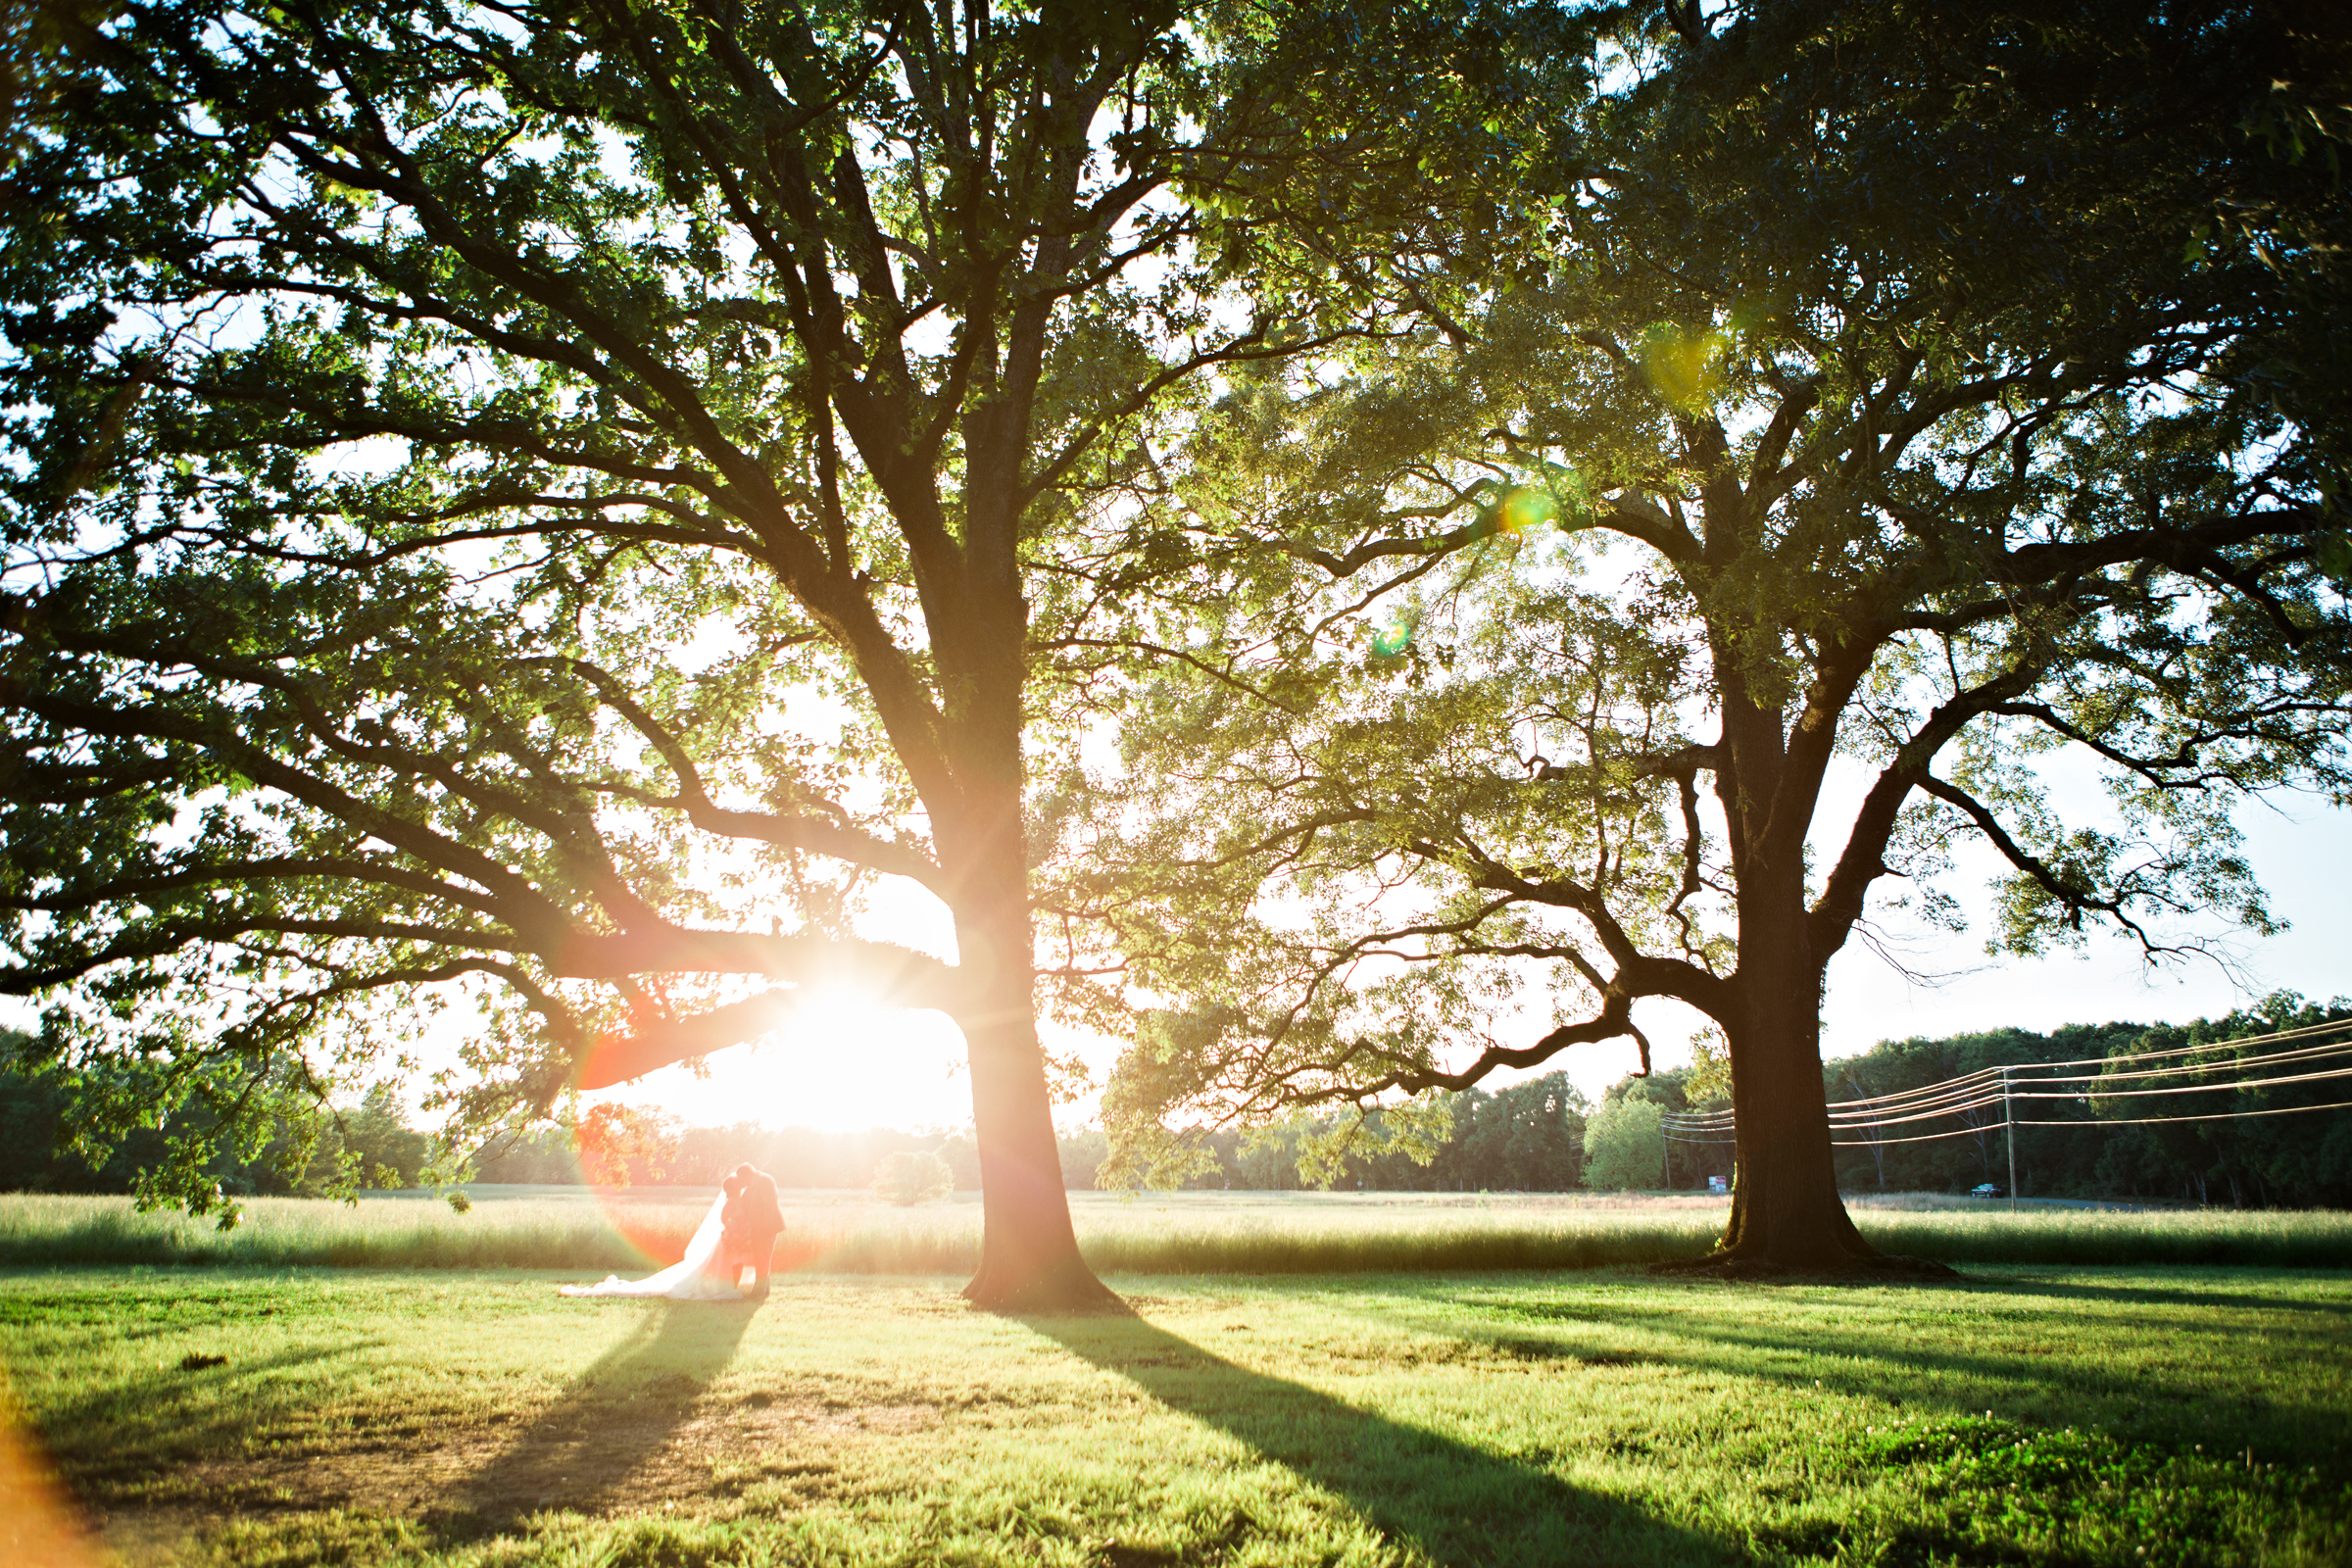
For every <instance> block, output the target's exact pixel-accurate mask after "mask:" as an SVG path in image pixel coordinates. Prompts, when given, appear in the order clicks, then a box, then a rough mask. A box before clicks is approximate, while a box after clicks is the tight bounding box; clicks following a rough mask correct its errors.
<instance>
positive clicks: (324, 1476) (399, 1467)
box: [105, 1394, 942, 1542]
mask: <svg viewBox="0 0 2352 1568" xmlns="http://www.w3.org/2000/svg"><path fill="white" fill-rule="evenodd" d="M941 1419H942V1417H941V1413H940V1410H939V1408H938V1407H937V1406H936V1405H932V1404H927V1403H902V1404H873V1405H862V1406H851V1405H845V1404H841V1403H838V1402H834V1401H826V1400H818V1399H809V1398H775V1397H770V1396H766V1395H758V1394H755V1395H752V1396H750V1397H745V1398H740V1399H729V1400H725V1401H716V1400H713V1401H710V1402H708V1403H705V1404H703V1405H701V1406H700V1407H697V1408H694V1409H692V1410H690V1411H688V1412H686V1413H684V1414H683V1416H682V1417H681V1416H680V1415H679V1414H678V1413H677V1412H675V1411H670V1410H663V1409H661V1408H660V1407H659V1406H651V1407H649V1404H648V1401H643V1400H638V1401H631V1402H629V1403H626V1404H614V1405H609V1406H601V1407H589V1408H586V1409H579V1410H574V1411H569V1412H564V1413H562V1414H552V1415H550V1416H548V1417H546V1418H542V1419H540V1420H537V1421H534V1422H528V1423H523V1424H521V1425H520V1429H519V1430H517V1429H516V1428H515V1426H513V1425H507V1426H492V1425H484V1426H477V1427H473V1428H469V1429H467V1430H464V1431H458V1432H448V1431H443V1432H440V1433H433V1432H413V1433H404V1434H401V1435H399V1436H393V1435H388V1434H386V1433H383V1432H377V1433H373V1434H354V1438H355V1441H353V1442H351V1443H350V1444H348V1445H344V1446H337V1447H335V1448H331V1449H327V1450H324V1451H314V1452H309V1453H297V1454H284V1453H267V1452H264V1453H254V1454H246V1455H240V1456H238V1457H235V1458H223V1459H214V1460H206V1461H200V1462H198V1463H196V1464H193V1465H191V1466H189V1467H188V1469H187V1470H186V1472H185V1476H184V1480H185V1483H186V1484H185V1485H184V1486H182V1487H180V1488H177V1489H175V1494H176V1495H173V1496H172V1498H171V1499H169V1500H168V1501H162V1502H159V1503H157V1504H154V1505H152V1506H150V1505H144V1504H141V1503H138V1502H128V1503H126V1504H125V1505H123V1506H122V1507H120V1508H116V1509H110V1510H109V1511H108V1516H107V1518H106V1520H105V1528H106V1530H107V1533H108V1535H109V1537H110V1538H113V1537H116V1536H118V1535H120V1536H123V1537H124V1538H126V1539H127V1540H131V1541H140V1542H149V1541H156V1540H159V1539H169V1538H171V1537H172V1536H177V1535H183V1534H186V1533H187V1532H188V1531H189V1530H191V1529H193V1528H196V1527H199V1526H201V1525H202V1524H204V1523H206V1522H208V1521H209V1520H210V1519H213V1518H222V1517H228V1516H232V1515H248V1516H250V1515H254V1514H265V1513H270V1512H273V1511H281V1510H286V1509H300V1510H303V1511H314V1510H317V1509H320V1508H335V1507H352V1508H358V1507H365V1508H368V1509H371V1510H374V1511H377V1512H380V1513H388V1514H394V1515H406V1516H409V1517H415V1518H435V1517H454V1518H457V1519H461V1520H462V1519H463V1518H465V1517H467V1516H470V1517H472V1518H475V1519H478V1520H480V1521H482V1522H483V1523H484V1524H497V1523H505V1522H507V1521H510V1520H513V1519H516V1518H520V1517H522V1516H525V1515H528V1514H532V1513H538V1512H542V1511H545V1510H549V1509H564V1510H568V1511H572V1512H576V1513H585V1514H591V1515H601V1516H611V1515H616V1514H629V1513H638V1512H646V1511H663V1510H665V1509H680V1508H691V1509H698V1510H699V1509H700V1508H702V1507H704V1506H706V1505H707V1504H708V1503H710V1502H711V1501H712V1500H713V1499H717V1498H723V1497H728V1496H732V1495H737V1494H739V1493H741V1492H742V1491H743V1490H744V1489H745V1488H746V1487H748V1486H751V1485H755V1484H758V1483H760V1482H764V1481H772V1480H786V1481H792V1482H794V1483H795V1486H794V1488H793V1490H794V1491H795V1492H798V1493H804V1494H809V1495H822V1494H823V1493H824V1492H825V1491H827V1490H828V1489H827V1487H826V1484H825V1478H827V1477H829V1476H831V1475H832V1474H833V1473H834V1471H835V1468H836V1467H835V1465H834V1464H833V1463H832V1462H831V1461H830V1460H828V1459H826V1458H824V1457H823V1454H824V1453H825V1451H826V1450H828V1449H830V1448H832V1447H833V1446H835V1445H836V1444H838V1443H839V1442H841V1441H844V1440H855V1439H858V1438H859V1437H865V1436H871V1437H904V1436H907V1435H909V1434H913V1433H919V1432H927V1431H930V1430H931V1429H933V1428H935V1427H937V1426H938V1425H939V1424H940V1422H941Z"/></svg>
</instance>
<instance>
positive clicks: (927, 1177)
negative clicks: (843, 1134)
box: [874, 1149, 956, 1208]
mask: <svg viewBox="0 0 2352 1568" xmlns="http://www.w3.org/2000/svg"><path fill="white" fill-rule="evenodd" d="M955 1190H956V1173H955V1172H954V1171H952V1170H950V1169H948V1162H947V1161H946V1160H944V1159H942V1158H940V1157H939V1156H938V1155H937V1154H930V1153H924V1152H919V1151H916V1150H912V1149H902V1150H900V1151H899V1152H897V1153H895V1154H887V1155H885V1156H883V1158H882V1161H881V1163H880V1164H878V1165H876V1166H875V1167H874V1196H875V1197H877V1198H879V1199H881V1200H882V1201H884V1202H886V1203H896V1204H898V1205H899V1206H900V1207H901V1208H907V1207H911V1206H912V1205H914V1204H916V1203H928V1202H930V1201H932V1200H933V1199H935V1198H945V1197H947V1196H948V1195H949V1194H950V1193H952V1192H954V1191H955Z"/></svg>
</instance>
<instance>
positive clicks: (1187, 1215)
mask: <svg viewBox="0 0 2352 1568" xmlns="http://www.w3.org/2000/svg"><path fill="white" fill-rule="evenodd" d="M468 1191H469V1193H470V1194H471V1195H472V1201H473V1207H472V1208H471V1210H470V1211H468V1212H466V1213H463V1214H461V1213H457V1212H454V1211H453V1210H452V1209H451V1208H450V1207H449V1206H448V1205H447V1204H445V1203H442V1202H440V1201H435V1200H433V1199H432V1198H431V1197H429V1196H428V1195H369V1196H368V1197H365V1198H362V1199H361V1200H360V1201H358V1202H356V1203H353V1204H348V1205H347V1204H341V1203H333V1202H327V1201H319V1200H306V1199H254V1200H248V1201H246V1204H245V1218H244V1220H243V1222H242V1223H241V1224H239V1225H238V1227H237V1228H236V1229H235V1230H233V1231H227V1232H223V1231H221V1230H220V1229H219V1228H218V1227H217V1226H216V1225H215V1224H214V1223H213V1222H212V1221H211V1220H207V1219H190V1218H188V1217H187V1216H185V1215H181V1214H176V1213H168V1212H154V1213H146V1214H141V1213H138V1212H137V1211H135V1210H134V1209H133V1208H132V1207H131V1204H130V1202H129V1201H128V1200H126V1199H121V1198H63V1197H39V1196H26V1195H21V1194H20V1195H6V1196H0V1266H7V1265H24V1264H76V1263H80V1264H99V1263H116V1264H137V1263H154V1264H165V1263H173V1264H178V1263H201V1264H221V1265H232V1264H233V1265H245V1266H254V1265H290V1264H315V1265H327V1266H333V1267H345V1268H541V1269H574V1270H580V1271H584V1272H587V1273H589V1274H591V1275H601V1274H603V1273H605V1272H607V1271H617V1272H621V1273H627V1272H628V1271H630V1270H632V1269H647V1268H651V1267H658V1266H661V1265H662V1264H665V1263H668V1262H671V1261H673V1260H675V1259H676V1258H677V1257H678V1256H679V1255H680V1253H681V1252H682V1251H683V1250H684V1248H685V1244H686V1239H687V1238H688V1237H689V1236H691V1235H692V1234H693V1232H694V1228H695V1226H696V1225H697V1224H698V1223H699V1222H700V1221H701V1219H702V1217H703V1214H704V1212H705V1210H706V1209H707V1208H708V1207H709V1205H710V1202H711V1197H712V1191H706V1190H699V1189H673V1188H646V1189H624V1190H621V1191H618V1192H611V1191H601V1192H591V1191H589V1190H587V1189H582V1188H494V1187H475V1188H471V1189H469V1190H468ZM1070 1198H1071V1209H1072V1215H1073V1219H1074V1220H1075V1223H1076V1225H1077V1228H1078V1236H1079V1243H1080V1246H1081V1247H1082V1248H1083V1249H1084V1250H1085V1252H1086V1255H1087V1258H1088V1260H1089V1261H1090V1262H1092V1263H1093V1264H1094V1266H1095V1267H1096V1268H1097V1269H1098V1270H1103V1271H1109V1272H1130V1273H1139V1274H1170V1275H1197V1274H1237V1273H1238V1274H1284V1273H1307V1274H1333V1273H1359V1272H1376V1273H1377V1272H1398V1271H1414V1270H1433V1269H1434V1270H1465V1269H1496V1268H1504V1269H1514V1268H1516V1269H1558V1268H1593V1267H1603V1266H1610V1265H1631V1264H1645V1263H1654V1262H1663V1261H1669V1260H1672V1259H1676V1258H1687V1257H1693V1256H1696V1255H1698V1254H1699V1253H1701V1252H1703V1251H1705V1250H1706V1249H1707V1248H1708V1246H1709V1245H1710V1244H1711V1243H1712V1242H1713V1240H1714V1238H1715V1237H1716V1236H1717V1235H1718V1234H1720V1233H1721V1231H1722V1228H1723V1223H1724V1218H1725V1215H1726V1213H1727V1208H1726V1201H1725V1200H1723V1199H1720V1198H1709V1197H1705V1196H1701V1195H1690V1194H1678V1195H1658V1194H1649V1195H1643V1194H1624V1195H1601V1194H1584V1193H1576V1194H1545V1193H1530V1194H1433V1193H1296V1192H1291V1193H1225V1192H1199V1193H1195V1192H1185V1193H1151V1194H1145V1195H1141V1196H1138V1197H1134V1198H1126V1197H1122V1196H1120V1195H1116V1194H1110V1193H1092V1192H1088V1193H1073V1194H1071V1195H1070ZM784 1200H785V1220H786V1229H785V1233H784V1237H783V1240H782V1242H781V1243H780V1245H779V1250H778V1253H777V1263H778V1266H779V1267H783V1268H814V1269H817V1270H820V1271H823V1272H827V1273H847V1274H954V1273H958V1272H966V1271H969V1270H970V1269H972V1268H974V1267H975V1266H976V1265H977V1263H978V1260H979V1255H980V1205H979V1200H978V1195H976V1194H958V1195H956V1197H955V1198H953V1199H951V1200H947V1201H939V1202H933V1203H926V1204H921V1205H917V1206H914V1207H908V1208H897V1207H893V1206H891V1205H888V1204H885V1203H881V1202H877V1201H874V1200H873V1199H872V1198H871V1197H870V1196H869V1195H865V1194H859V1193H855V1192H801V1193H788V1194H786V1195H784ZM1850 1203H1851V1206H1852V1209H1853V1212H1854V1216H1855V1220H1856V1223H1857V1224H1858V1225H1859V1226H1860V1227H1861V1229H1862V1232H1863V1234H1864V1235H1866V1236H1868V1237H1869V1238H1870V1239H1871V1240H1872V1241H1873V1242H1875V1243H1876V1244H1877V1245H1878V1246H1880V1247H1881V1248H1883V1249H1886V1250H1889V1251H1895V1252H1904V1253H1910V1254H1912V1255H1916V1256H1924V1257H1932V1258H1936V1259H1937V1260H1939V1261H1942V1262H1947V1263H1953V1264H1975V1263H2060V1262H2065V1263H2101V1264H2233V1265H2234V1264H2243V1265H2250V1266H2260V1267H2284V1268H2293V1267H2325V1268H2352V1214H2346V1213H2342V1212H2338V1211H2289V1210H2276V1211H2247V1212H2233V1211H2229V1210H2218V1209H2215V1210H2166V1209H2152V1210H2121V1209H2094V1208H2083V1207H2063V1206H2054V1205H2035V1204H2029V1205H2026V1206H2024V1207H2022V1208H2021V1209H2019V1210H2018V1211H2016V1212H2014V1213H2013V1212H2012V1211H2011V1210H2010V1208H2009V1207H2008V1205H2007V1204H2006V1203H1994V1204H1986V1203H1984V1202H1981V1201H1973V1200H1968V1199H1954V1198H1944V1197H1939V1196H1929V1195H1909V1196H1903V1197H1896V1198H1891V1199H1879V1198H1869V1197H1858V1198H1854V1199H1852V1200H1850Z"/></svg>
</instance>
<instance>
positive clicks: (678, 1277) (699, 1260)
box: [557, 1192, 743, 1301]
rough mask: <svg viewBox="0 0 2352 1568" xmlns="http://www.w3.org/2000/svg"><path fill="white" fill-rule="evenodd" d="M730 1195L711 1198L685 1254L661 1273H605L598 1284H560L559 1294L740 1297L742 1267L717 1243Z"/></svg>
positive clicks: (722, 1232)
mask: <svg viewBox="0 0 2352 1568" xmlns="http://www.w3.org/2000/svg"><path fill="white" fill-rule="evenodd" d="M730 1196H732V1195H730V1194H728V1193H725V1192H722V1193H720V1194H719V1195H718V1197H717V1198H716V1199H714V1200H712V1201H711V1212H710V1213H708V1214H706V1215H705V1216H703V1223H702V1226H701V1228H700V1229H698V1230H696V1231H695V1233H694V1240H693V1241H691V1242H688V1243H687V1244H686V1255H685V1256H684V1257H682V1258H680V1259H678V1261H676V1262H675V1263H672V1264H670V1265H669V1267H667V1268H665V1269H663V1270H662V1272H661V1273H659V1274H655V1275H650V1276H648V1277H647V1278H645V1279H641V1280H624V1279H622V1278H621V1277H620V1276H619V1275H617V1274H608V1275H606V1276H605V1278H604V1283H602V1284H600V1285H562V1286H558V1287H557V1294H559V1295H562V1296H631V1297H645V1296H659V1297H666V1298H667V1299H670V1300H673V1301H740V1300H742V1299H743V1291H742V1289H741V1287H740V1286H739V1285H738V1284H737V1283H736V1282H737V1281H738V1280H739V1279H741V1278H742V1270H740V1269H730V1268H728V1267H727V1266H726V1263H725V1262H724V1261H722V1260H721V1258H720V1256H719V1243H720V1241H721V1239H722V1238H723V1237H724V1235H725V1233H726V1209H727V1200H728V1198H729V1197H730Z"/></svg>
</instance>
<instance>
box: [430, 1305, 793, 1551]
mask: <svg viewBox="0 0 2352 1568" xmlns="http://www.w3.org/2000/svg"><path fill="white" fill-rule="evenodd" d="M583 1310H604V1311H630V1310H641V1311H643V1313H644V1316H643V1318H642V1319H641V1320H640V1321H639V1322H638V1324H637V1325H636V1327H635V1328H634V1329H633V1330H632V1331H631V1332H630V1334H629V1336H628V1337H627V1338H626V1339H624V1340H622V1341H621V1342H620V1343H619V1344H617V1345H615V1346H613V1348H611V1349H610V1350H607V1351H606V1352H605V1353H604V1354H603V1355H601V1356H599V1357H598V1358H597V1360H596V1362H595V1364H594V1365H592V1366H590V1367H589V1368H588V1370H587V1371H585V1372H583V1373H581V1374H580V1375H579V1377H578V1378H576V1379H574V1380H573V1382H572V1384H571V1386H570V1387H569V1388H567V1389H565V1390H564V1393H563V1394H562V1395H561V1396H559V1397H557V1399H556V1401H555V1402H554V1403H553V1404H551V1405H549V1406H548V1407H547V1408H546V1409H545V1410H542V1411H541V1412H540V1413H539V1414H538V1415H537V1416H536V1417H535V1418H534V1419H533V1420H532V1421H531V1422H530V1424H529V1425H528V1426H525V1427H523V1428H522V1429H521V1430H519V1431H517V1432H515V1434H514V1436H513V1437H511V1438H510V1439H509V1440H508V1441H507V1443H506V1444H505V1446H503V1447H501V1448H500V1449H499V1451H498V1452H497V1453H496V1454H495V1455H494V1456H493V1457H491V1458H490V1459H489V1460H488V1461H487V1462H486V1463H484V1464H482V1465H480V1466H478V1467H476V1468H474V1469H473V1470H472V1472H471V1474H470V1475H469V1476H467V1478H466V1480H465V1482H464V1483H462V1484H461V1485H460V1486H459V1487H458V1489H457V1498H456V1499H455V1500H457V1501H459V1502H460V1503H462V1505H463V1506H462V1509H461V1513H462V1514H470V1515H474V1516H477V1517H479V1518H481V1519H484V1520H490V1521H499V1520H506V1519H511V1518H514V1517H515V1516H517V1515H520V1514H525V1513H529V1512H532V1511H534V1510H536V1509H539V1508H545V1507H558V1506H562V1507H594V1506H596V1505H597V1504H598V1503H600V1502H603V1501H605V1500H607V1499H609V1498H611V1497H612V1496H613V1494H615V1493H616V1492H618V1491H619V1490H621V1489H622V1488H623V1487H624V1486H625V1485H626V1484H627V1483H628V1481H629V1479H630V1477H631V1476H632V1475H633V1474H634V1473H635V1472H636V1471H637V1470H638V1469H639V1468H640V1466H642V1465H644V1464H645V1463H646V1462H647V1461H648V1460H649V1459H651V1458H653V1457H654V1456H655V1455H656V1454H657V1453H658V1452H659V1451H660V1450H661V1449H662V1448H663V1447H664V1446H667V1445H668V1443H669V1441H670V1439H671V1438H672V1437H673V1436H674V1435H675V1434H676V1433H677V1431H678V1429H679V1428H680V1427H681V1426H683V1425H684V1424H685V1423H686V1421H687V1419H688V1418H689V1417H690V1416H691V1415H692V1414H693V1411H694V1408H695V1404H696V1401H697V1400H698V1399H699V1398H700V1397H701V1396H702V1393H703V1390H704V1387H705V1386H706V1385H707V1384H709V1383H710V1381H711V1378H713V1377H715V1376H716V1375H717V1374H718V1373H719V1372H721V1371H722V1370H724V1369H725V1367H726V1365H727V1363H728V1362H729V1361H731V1360H733V1359H734V1357H735V1350H736V1347H737V1346H738V1345H740V1344H741V1343H742V1341H743V1336H744V1332H745V1330H746V1329H748V1328H749V1327H750V1326H751V1321H752V1313H753V1311H754V1310H755V1308H754V1306H753V1304H752V1303H750V1302H745V1303H743V1304H741V1305H738V1304H736V1303H734V1302H731V1301H729V1302H704V1301H660V1300H657V1301H649V1302H644V1303H638V1302H634V1301H632V1302H628V1303H626V1304H625V1305H624V1304H621V1303H612V1304H609V1305H602V1306H600V1307H596V1308H583ZM458 1522H459V1523H460V1524H461V1525H462V1524H463V1520H462V1519H461V1520H460V1521H458Z"/></svg>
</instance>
